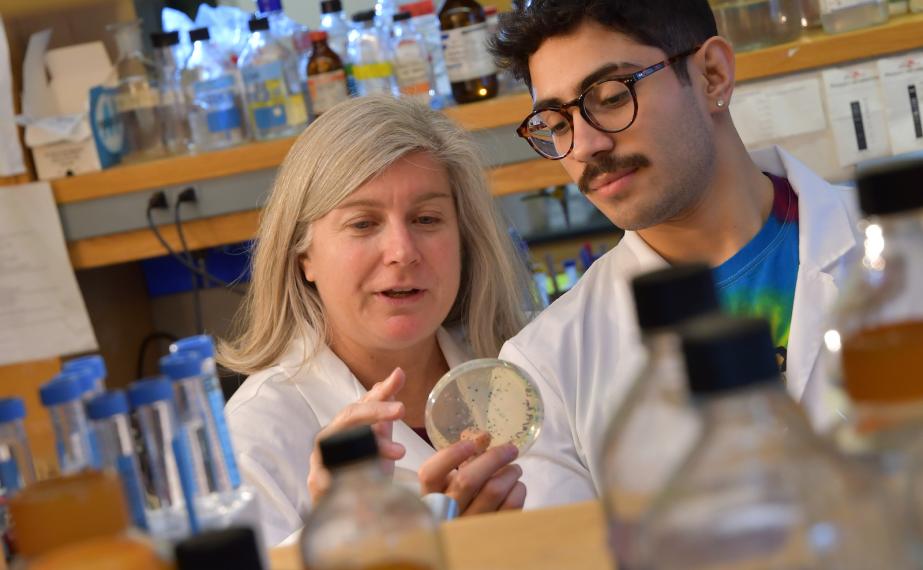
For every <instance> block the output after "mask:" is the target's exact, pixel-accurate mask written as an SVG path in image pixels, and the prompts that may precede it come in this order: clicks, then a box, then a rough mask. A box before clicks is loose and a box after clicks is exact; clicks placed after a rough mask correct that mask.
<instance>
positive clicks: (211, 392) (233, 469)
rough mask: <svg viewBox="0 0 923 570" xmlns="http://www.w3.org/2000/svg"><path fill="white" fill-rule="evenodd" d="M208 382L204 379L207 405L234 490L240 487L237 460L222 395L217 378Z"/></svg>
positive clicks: (207, 379)
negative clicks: (209, 408) (210, 411)
mask: <svg viewBox="0 0 923 570" xmlns="http://www.w3.org/2000/svg"><path fill="white" fill-rule="evenodd" d="M209 380H210V379H209V378H208V377H206V382H205V390H206V394H207V395H208V403H209V406H211V409H212V417H213V418H214V419H215V431H216V432H217V433H218V441H219V442H220V444H221V453H222V454H223V455H224V464H225V466H226V467H227V469H228V479H230V481H231V487H233V488H234V489H236V488H238V487H240V471H238V470H237V459H236V458H235V457H234V448H233V446H232V445H231V432H230V431H229V430H228V422H227V419H226V418H225V417H224V395H223V394H222V393H221V386H220V385H219V384H218V382H217V378H215V379H213V381H209Z"/></svg>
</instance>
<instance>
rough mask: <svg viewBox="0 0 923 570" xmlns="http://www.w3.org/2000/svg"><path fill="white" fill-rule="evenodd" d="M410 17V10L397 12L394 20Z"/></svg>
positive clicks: (401, 20)
mask: <svg viewBox="0 0 923 570" xmlns="http://www.w3.org/2000/svg"><path fill="white" fill-rule="evenodd" d="M410 18H411V14H410V12H398V13H397V14H395V15H394V21H395V22H403V21H404V20H409V19H410Z"/></svg>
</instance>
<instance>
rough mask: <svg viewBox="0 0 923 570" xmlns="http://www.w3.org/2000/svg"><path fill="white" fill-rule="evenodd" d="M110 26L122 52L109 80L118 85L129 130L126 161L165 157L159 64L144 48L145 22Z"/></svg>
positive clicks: (124, 152)
mask: <svg viewBox="0 0 923 570" xmlns="http://www.w3.org/2000/svg"><path fill="white" fill-rule="evenodd" d="M106 29H107V30H108V31H110V32H111V33H112V34H113V37H114V38H115V43H116V46H118V53H119V55H118V58H117V60H116V63H115V67H114V70H113V75H112V76H111V77H110V79H109V80H107V83H109V84H114V85H115V86H116V96H115V103H116V109H117V110H118V113H119V119H120V121H121V123H122V128H123V130H124V133H125V139H124V141H125V142H124V146H123V149H122V160H123V161H125V162H131V161H138V160H147V159H151V158H158V157H162V156H165V155H166V152H167V150H166V146H165V145H164V142H163V140H164V137H163V127H164V117H163V111H162V108H161V102H160V92H159V88H158V86H157V67H156V66H155V65H154V63H153V62H152V61H151V60H150V59H148V58H147V57H146V56H145V55H144V52H143V51H142V48H141V21H140V20H136V21H134V22H122V23H118V24H111V25H109V26H107V28H106Z"/></svg>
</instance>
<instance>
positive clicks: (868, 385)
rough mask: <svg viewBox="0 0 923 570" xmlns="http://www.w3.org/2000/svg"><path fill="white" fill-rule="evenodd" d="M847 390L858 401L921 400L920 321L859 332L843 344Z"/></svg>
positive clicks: (922, 344)
mask: <svg viewBox="0 0 923 570" xmlns="http://www.w3.org/2000/svg"><path fill="white" fill-rule="evenodd" d="M843 376H844V380H845V384H846V391H847V392H848V393H849V395H850V397H851V398H852V399H853V400H855V401H857V402H868V403H879V404H896V403H905V402H912V401H915V400H923V322H921V321H917V322H907V323H898V324H893V325H886V326H882V327H876V328H870V329H866V330H862V331H859V332H858V333H856V334H854V335H852V336H850V337H848V338H847V339H846V340H845V342H844V343H843Z"/></svg>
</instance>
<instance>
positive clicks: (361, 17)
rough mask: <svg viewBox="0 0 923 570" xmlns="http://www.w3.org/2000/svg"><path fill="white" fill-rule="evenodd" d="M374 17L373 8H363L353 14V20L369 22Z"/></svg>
mask: <svg viewBox="0 0 923 570" xmlns="http://www.w3.org/2000/svg"><path fill="white" fill-rule="evenodd" d="M374 19H375V10H363V11H362V12H356V13H355V14H353V22H371V21H372V20H374Z"/></svg>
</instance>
